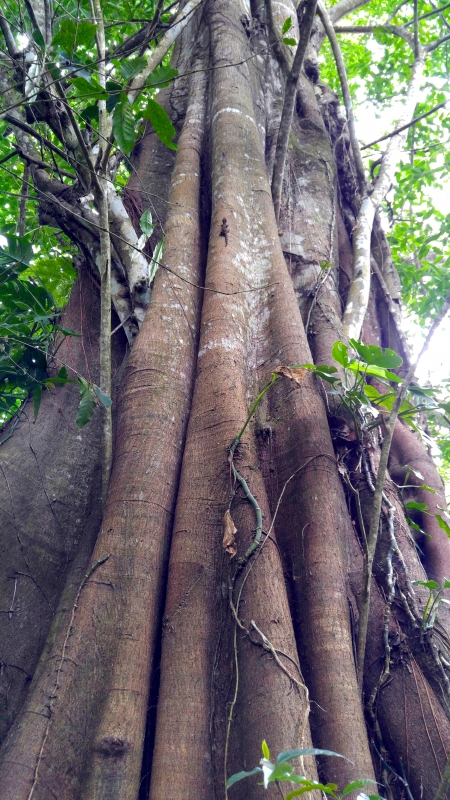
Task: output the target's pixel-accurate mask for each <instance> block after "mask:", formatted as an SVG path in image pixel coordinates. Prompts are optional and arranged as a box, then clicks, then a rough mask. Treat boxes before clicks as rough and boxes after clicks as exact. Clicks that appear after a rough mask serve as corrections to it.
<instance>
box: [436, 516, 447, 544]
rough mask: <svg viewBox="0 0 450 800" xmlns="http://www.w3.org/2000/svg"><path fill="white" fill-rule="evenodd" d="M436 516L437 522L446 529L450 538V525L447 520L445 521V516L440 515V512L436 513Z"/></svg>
mask: <svg viewBox="0 0 450 800" xmlns="http://www.w3.org/2000/svg"><path fill="white" fill-rule="evenodd" d="M435 517H436V522H437V524H438V525H439V527H440V528H441V529H442V530H443V531H445V533H446V534H447V536H448V537H449V538H450V526H449V525H448V524H447V522H446V521H445V519H444V518H443V517H441V515H440V514H435Z"/></svg>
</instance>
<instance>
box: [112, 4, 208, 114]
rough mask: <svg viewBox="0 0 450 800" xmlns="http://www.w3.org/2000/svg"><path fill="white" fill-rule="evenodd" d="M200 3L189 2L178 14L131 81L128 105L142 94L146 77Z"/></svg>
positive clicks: (160, 59) (158, 62) (166, 51)
mask: <svg viewBox="0 0 450 800" xmlns="http://www.w3.org/2000/svg"><path fill="white" fill-rule="evenodd" d="M201 2H202V0H189V1H188V2H187V3H186V5H185V6H184V8H183V10H182V11H180V13H179V14H178V16H177V18H176V20H175V23H174V25H173V27H172V28H171V29H170V30H168V31H167V33H165V34H164V36H163V37H162V39H161V41H160V43H159V44H158V45H157V46H156V47H155V49H154V50H152V52H151V54H150V56H149V58H148V61H147V66H146V67H145V68H144V69H143V70H142V72H140V73H139V75H136V77H135V78H133V80H132V83H131V86H130V89H129V92H128V99H129V101H130V103H134V101H135V100H136V98H137V97H138V95H139V94H140V93H141V92H142V90H143V89H144V87H145V82H146V80H147V78H148V76H149V75H150V74H151V73H152V72H153V70H155V69H156V67H157V66H158V65H159V64H160V63H161V61H162V60H163V58H164V56H165V55H166V54H167V53H168V52H169V50H170V48H171V47H172V45H173V43H174V41H175V39H177V37H178V36H179V35H180V33H181V32H182V31H183V30H184V28H185V27H186V25H187V23H188V22H189V19H190V16H191V14H193V12H194V11H195V9H196V8H197V7H198V6H199V5H200V3H201Z"/></svg>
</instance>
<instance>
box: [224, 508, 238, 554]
mask: <svg viewBox="0 0 450 800" xmlns="http://www.w3.org/2000/svg"><path fill="white" fill-rule="evenodd" d="M222 525H223V540H222V547H223V549H224V550H225V551H226V552H227V553H229V555H230V558H233V557H234V556H235V555H236V553H237V547H236V539H235V538H234V535H235V533H237V528H236V526H235V524H234V522H233V520H232V517H231V514H230V509H229V508H227V510H226V511H225V514H224V515H223V520H222Z"/></svg>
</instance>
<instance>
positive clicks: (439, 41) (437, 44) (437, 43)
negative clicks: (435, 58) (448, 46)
mask: <svg viewBox="0 0 450 800" xmlns="http://www.w3.org/2000/svg"><path fill="white" fill-rule="evenodd" d="M449 39H450V33H446V35H445V36H442V37H441V38H440V39H436V40H435V41H434V42H431V44H429V45H427V46H426V47H425V50H426V52H427V53H432V52H433V50H437V49H438V47H440V46H441V44H444V42H448V40H449Z"/></svg>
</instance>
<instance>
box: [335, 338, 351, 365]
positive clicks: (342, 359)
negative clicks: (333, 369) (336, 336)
mask: <svg viewBox="0 0 450 800" xmlns="http://www.w3.org/2000/svg"><path fill="white" fill-rule="evenodd" d="M331 355H332V356H333V358H334V360H335V361H337V362H338V364H341V365H342V366H343V367H347V366H348V364H349V362H350V359H349V357H348V347H347V345H346V344H344V342H335V343H334V345H333V349H332V351H331Z"/></svg>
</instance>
